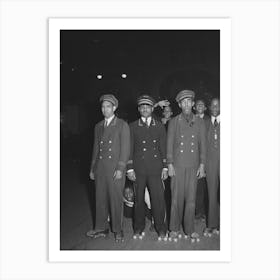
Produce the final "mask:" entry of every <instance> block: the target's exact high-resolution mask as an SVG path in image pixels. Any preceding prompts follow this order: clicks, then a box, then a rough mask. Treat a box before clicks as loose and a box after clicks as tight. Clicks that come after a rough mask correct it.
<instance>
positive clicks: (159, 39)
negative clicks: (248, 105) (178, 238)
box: [60, 30, 220, 171]
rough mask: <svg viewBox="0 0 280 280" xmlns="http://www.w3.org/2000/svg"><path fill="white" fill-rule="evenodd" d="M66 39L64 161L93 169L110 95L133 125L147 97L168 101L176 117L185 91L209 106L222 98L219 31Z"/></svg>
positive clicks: (109, 33) (84, 34) (83, 34)
mask: <svg viewBox="0 0 280 280" xmlns="http://www.w3.org/2000/svg"><path fill="white" fill-rule="evenodd" d="M60 35H61V36H60V50H61V60H60V66H61V72H60V74H61V95H60V101H61V136H62V137H61V151H62V157H68V158H69V157H70V158H72V159H78V160H82V161H83V162H84V163H85V164H88V165H89V161H90V155H91V149H92V141H93V128H94V125H95V124H96V123H97V122H98V121H100V120H101V119H102V114H101V111H100V104H99V97H100V96H101V95H102V94H104V93H113V94H114V95H115V96H116V97H117V98H118V99H119V104H120V105H119V108H118V110H117V115H118V116H119V117H121V118H123V119H125V120H126V121H128V122H131V121H134V120H135V119H136V118H137V117H138V111H137V106H136V99H137V97H138V96H139V95H141V94H143V93H145V94H150V95H152V96H153V97H154V98H155V99H156V100H157V101H158V100H161V99H168V100H169V101H170V102H171V106H172V108H173V111H174V113H175V115H176V114H177V113H178V112H179V111H178V106H177V105H176V104H175V96H176V94H177V93H178V91H179V90H181V89H184V88H186V89H192V90H194V91H195V93H196V96H197V98H203V99H204V100H205V101H206V102H207V103H208V102H209V100H210V99H211V97H219V95H220V31H219V30H61V32H60ZM123 73H125V74H126V75H127V78H126V79H123V78H122V77H121V75H122V74H123ZM98 74H101V75H102V76H103V78H102V79H101V80H99V79H97V75H98ZM87 171H88V169H87Z"/></svg>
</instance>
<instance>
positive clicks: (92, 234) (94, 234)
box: [86, 229, 109, 238]
mask: <svg viewBox="0 0 280 280" xmlns="http://www.w3.org/2000/svg"><path fill="white" fill-rule="evenodd" d="M108 234H109V229H105V230H93V229H91V230H89V231H88V232H87V233H86V236H87V237H91V238H98V237H106V236H107V235H108Z"/></svg>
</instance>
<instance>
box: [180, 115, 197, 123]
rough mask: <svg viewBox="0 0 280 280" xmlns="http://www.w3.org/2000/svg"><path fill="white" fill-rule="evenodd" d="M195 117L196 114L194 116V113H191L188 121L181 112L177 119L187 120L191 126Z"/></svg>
mask: <svg viewBox="0 0 280 280" xmlns="http://www.w3.org/2000/svg"><path fill="white" fill-rule="evenodd" d="M196 118H197V116H195V115H194V114H193V113H192V117H191V119H190V120H189V121H187V119H186V117H185V116H184V115H183V113H181V114H180V115H179V118H178V120H179V121H182V120H183V121H187V122H188V123H189V124H190V126H192V125H193V124H194V123H195V120H196Z"/></svg>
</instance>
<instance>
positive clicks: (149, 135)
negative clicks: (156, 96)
mask: <svg viewBox="0 0 280 280" xmlns="http://www.w3.org/2000/svg"><path fill="white" fill-rule="evenodd" d="M164 167H166V131H165V128H164V126H163V124H162V123H161V122H160V121H158V120H156V119H155V118H152V120H151V124H150V126H149V127H147V126H146V124H145V123H144V122H143V121H142V119H141V118H140V119H138V120H137V121H135V122H133V123H131V124H130V159H129V162H128V165H127V169H128V170H129V169H134V171H135V172H136V173H138V174H151V175H152V174H161V171H162V168H164Z"/></svg>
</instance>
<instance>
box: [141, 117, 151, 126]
mask: <svg viewBox="0 0 280 280" xmlns="http://www.w3.org/2000/svg"><path fill="white" fill-rule="evenodd" d="M141 119H142V121H143V122H144V123H146V118H144V117H141ZM151 121H152V117H148V118H147V124H148V126H150V124H151Z"/></svg>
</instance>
